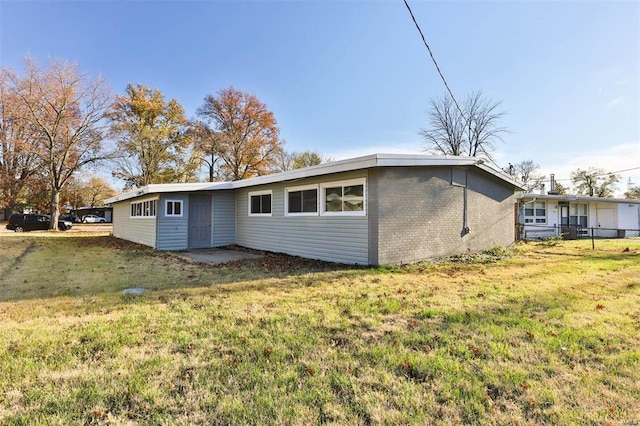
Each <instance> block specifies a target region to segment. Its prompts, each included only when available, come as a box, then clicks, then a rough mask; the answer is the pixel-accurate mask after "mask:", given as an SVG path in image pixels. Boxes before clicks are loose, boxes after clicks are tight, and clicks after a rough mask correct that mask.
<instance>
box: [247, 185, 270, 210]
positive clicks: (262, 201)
mask: <svg viewBox="0 0 640 426" xmlns="http://www.w3.org/2000/svg"><path fill="white" fill-rule="evenodd" d="M258 215H261V216H271V191H256V192H250V193H249V216H258Z"/></svg>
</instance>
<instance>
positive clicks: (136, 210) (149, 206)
mask: <svg viewBox="0 0 640 426" xmlns="http://www.w3.org/2000/svg"><path fill="white" fill-rule="evenodd" d="M157 208H158V200H147V201H138V202H134V203H131V217H156V209H157Z"/></svg>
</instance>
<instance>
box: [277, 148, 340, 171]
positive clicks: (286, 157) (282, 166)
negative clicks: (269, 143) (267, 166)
mask: <svg viewBox="0 0 640 426" xmlns="http://www.w3.org/2000/svg"><path fill="white" fill-rule="evenodd" d="M330 161H333V159H332V158H331V157H325V156H323V155H321V154H320V153H318V152H317V151H303V152H296V151H294V152H287V151H284V150H283V151H282V152H281V153H280V155H279V156H278V162H277V165H276V171H279V172H284V171H287V170H294V169H302V168H304V167H310V166H317V165H318V164H322V163H328V162H330Z"/></svg>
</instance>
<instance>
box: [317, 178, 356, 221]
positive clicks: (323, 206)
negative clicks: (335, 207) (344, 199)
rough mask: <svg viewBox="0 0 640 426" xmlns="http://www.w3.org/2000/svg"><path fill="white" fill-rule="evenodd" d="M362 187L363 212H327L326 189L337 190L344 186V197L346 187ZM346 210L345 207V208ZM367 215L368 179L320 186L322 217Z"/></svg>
mask: <svg viewBox="0 0 640 426" xmlns="http://www.w3.org/2000/svg"><path fill="white" fill-rule="evenodd" d="M357 185H362V211H346V212H345V211H341V212H329V211H327V210H326V207H327V203H326V191H325V190H326V188H335V187H337V186H342V188H343V190H342V192H343V195H344V187H345V186H357ZM343 208H344V207H343ZM366 215H367V179H366V178H358V179H349V180H339V181H334V182H324V183H321V184H320V216H366Z"/></svg>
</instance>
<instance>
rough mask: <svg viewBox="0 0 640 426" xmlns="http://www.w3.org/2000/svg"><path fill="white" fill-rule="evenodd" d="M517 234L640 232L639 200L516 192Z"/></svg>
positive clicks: (607, 235) (609, 235)
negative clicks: (520, 226) (520, 232)
mask: <svg viewBox="0 0 640 426" xmlns="http://www.w3.org/2000/svg"><path fill="white" fill-rule="evenodd" d="M518 223H519V224H521V225H522V235H521V238H525V239H526V238H545V237H551V236H555V235H559V234H563V235H564V236H566V237H568V238H576V237H580V236H591V229H593V235H594V236H595V237H604V238H612V237H625V236H626V237H630V236H638V235H640V231H639V230H640V200H631V199H619V198H600V197H585V196H576V195H543V194H523V195H520V196H518Z"/></svg>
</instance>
